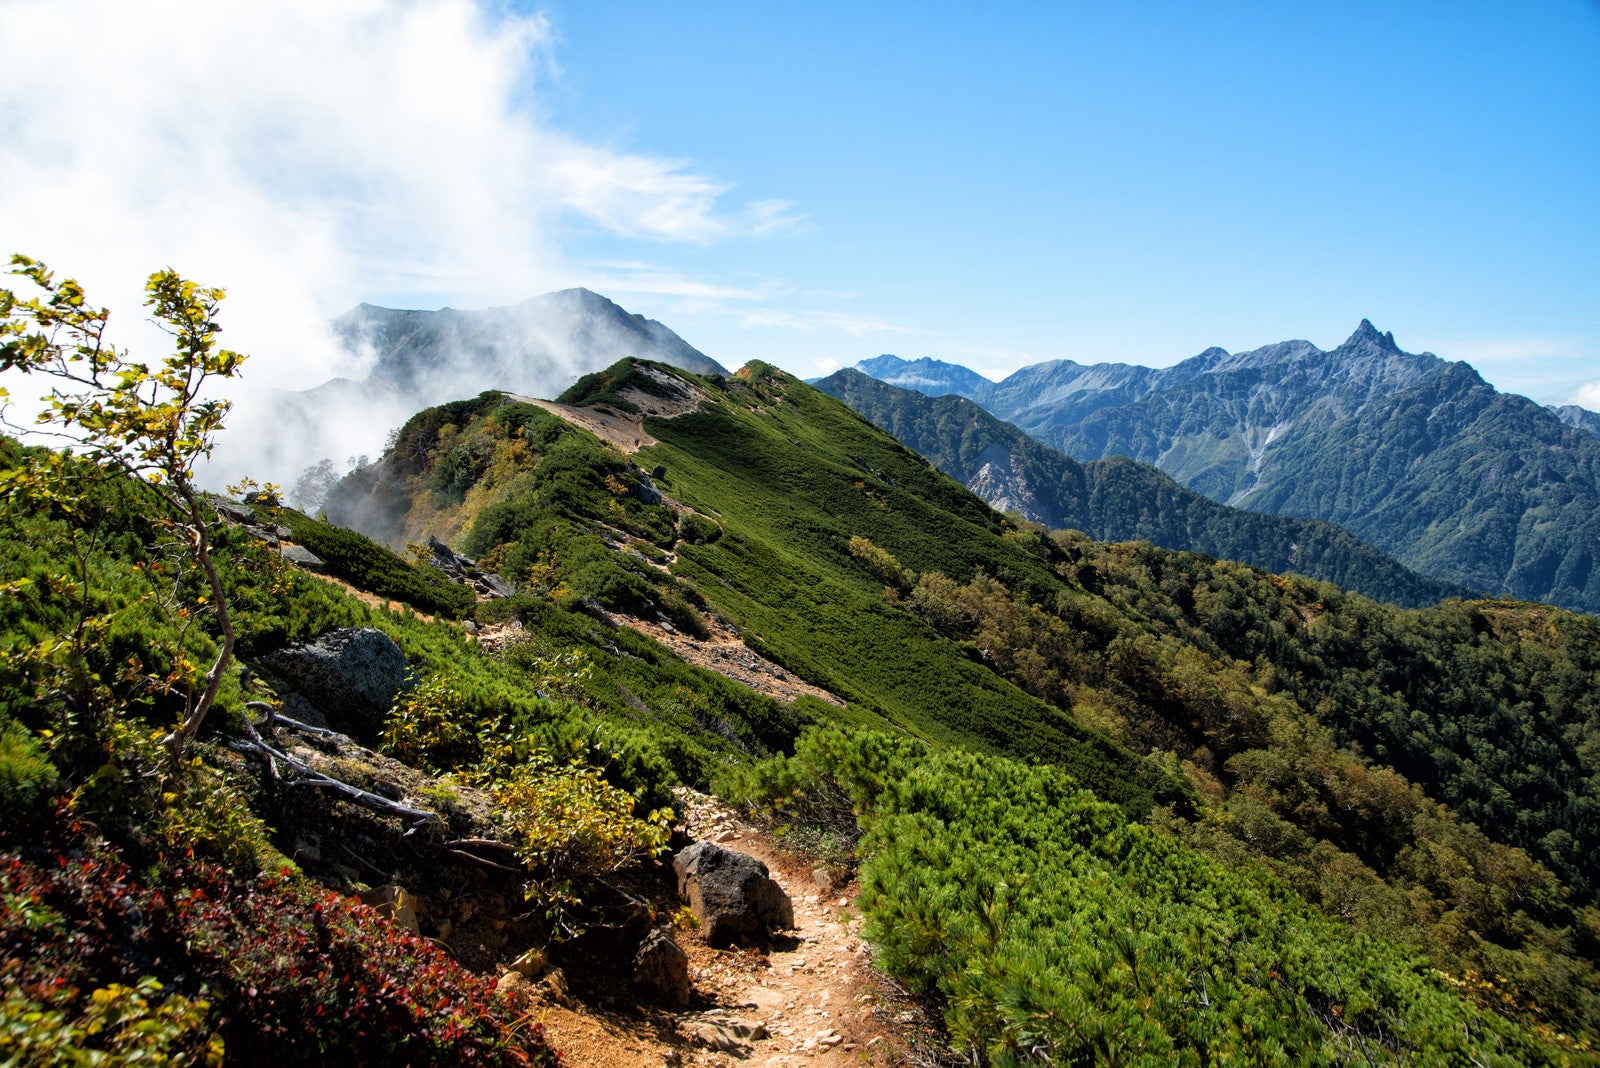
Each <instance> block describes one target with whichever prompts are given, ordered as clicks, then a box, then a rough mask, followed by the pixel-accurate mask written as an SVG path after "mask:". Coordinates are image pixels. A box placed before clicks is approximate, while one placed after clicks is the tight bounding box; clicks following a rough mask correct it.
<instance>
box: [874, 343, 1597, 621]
mask: <svg viewBox="0 0 1600 1068" xmlns="http://www.w3.org/2000/svg"><path fill="white" fill-rule="evenodd" d="M923 364H929V365H931V364H932V361H917V364H916V366H915V367H913V365H912V364H911V363H909V362H907V361H901V360H894V359H893V358H892V357H879V358H877V359H876V360H872V361H865V362H863V363H862V364H860V365H858V366H859V367H860V368H861V369H862V370H864V371H868V372H869V373H871V374H873V375H874V377H880V378H885V379H887V380H891V381H897V380H901V379H903V380H905V382H906V384H913V383H912V380H914V379H919V378H922V379H931V378H937V379H938V380H939V381H940V382H941V383H946V384H950V383H955V382H958V381H960V380H961V379H960V374H959V372H962V371H964V370H965V369H964V368H958V367H954V366H953V365H940V367H939V368H938V373H937V374H935V373H934V369H933V368H932V367H931V366H922V365H923ZM967 373H968V374H970V372H967ZM913 388H918V389H921V386H917V385H913ZM941 389H942V387H941ZM957 391H958V392H959V391H960V390H959V389H958V390H957ZM968 395H970V396H973V397H974V399H976V400H977V401H978V402H979V403H981V404H982V405H983V406H984V407H985V408H986V409H987V410H988V411H989V412H990V413H991V414H993V415H995V416H997V417H998V418H1000V419H1004V420H1006V421H1008V422H1010V423H1012V424H1014V425H1016V426H1018V427H1020V428H1021V429H1022V430H1023V431H1025V432H1026V433H1028V434H1029V435H1031V436H1032V437H1033V438H1035V439H1036V440H1038V441H1040V442H1042V443H1043V444H1045V445H1048V446H1050V447H1052V448H1055V449H1059V450H1060V451H1061V452H1063V453H1065V454H1067V455H1068V456H1070V457H1072V458H1073V459H1075V460H1077V461H1079V462H1088V461H1092V460H1099V459H1104V458H1107V457H1112V456H1125V457H1129V458H1131V459H1134V460H1140V461H1143V462H1145V463H1149V464H1153V465H1155V466H1156V467H1159V468H1160V469H1161V470H1162V471H1165V472H1166V473H1167V474H1169V475H1171V476H1172V477H1173V478H1175V479H1177V480H1178V481H1179V482H1181V483H1183V484H1184V485H1185V486H1187V487H1188V488H1189V489H1191V490H1194V491H1196V492H1198V493H1203V494H1204V495H1205V496H1207V497H1209V498H1211V499H1212V500H1214V501H1219V502H1222V503H1225V504H1231V505H1235V506H1238V507H1247V508H1251V509H1254V510H1257V511H1261V512H1269V513H1273V514H1276V515H1283V516H1294V517H1298V518H1305V519H1321V520H1326V521H1328V522H1331V523H1337V524H1339V525H1340V526H1342V527H1344V528H1345V529H1346V530H1349V531H1350V532H1351V533H1353V534H1355V535H1356V536H1357V537H1359V538H1361V539H1362V540H1364V541H1366V542H1367V543H1369V544H1371V545H1373V546H1376V547H1377V548H1379V549H1381V550H1382V551H1384V552H1386V553H1389V554H1390V555H1392V556H1393V557H1394V558H1395V559H1397V560H1399V561H1400V562H1401V563H1402V564H1404V565H1406V566H1407V567H1410V568H1414V569H1416V570H1417V571H1420V572H1422V573H1423V574H1426V575H1429V576H1432V577H1434V578H1438V579H1441V580H1444V581H1447V582H1453V583H1460V584H1462V585H1464V586H1467V587H1470V588H1472V589H1480V590H1486V591H1489V592H1492V593H1495V594H1497V595H1505V596H1512V597H1518V598H1523V599H1526V600H1532V601H1543V602H1546V603H1550V604H1557V605H1560V606H1562V607H1565V608H1571V609H1575V610H1578V611H1586V612H1597V611H1600V567H1597V566H1596V563H1597V561H1596V555H1597V553H1600V548H1597V546H1600V437H1597V434H1596V428H1597V427H1600V415H1596V414H1595V413H1593V412H1589V411H1587V410H1585V409H1583V408H1578V407H1575V406H1571V405H1568V406H1566V407H1564V408H1560V409H1554V408H1544V407H1541V406H1539V405H1537V404H1535V403H1534V402H1532V401H1530V400H1528V399H1526V398H1524V397H1520V396H1517V395H1516V394H1502V393H1499V392H1497V391H1496V390H1495V389H1494V387H1493V386H1491V385H1489V384H1488V383H1486V382H1484V380H1483V379H1482V378H1481V377H1479V376H1478V374H1477V372H1476V371H1474V370H1473V369H1472V368H1471V367H1470V366H1468V365H1467V364H1465V363H1451V362H1447V361H1445V360H1442V359H1440V358H1439V357H1437V356H1434V355H1433V354H1431V353H1421V354H1415V353H1408V352H1405V351H1403V350H1402V349H1401V348H1400V347H1399V346H1398V345H1397V344H1396V343H1395V340H1394V336H1393V335H1392V334H1389V333H1385V332H1380V331H1379V330H1378V329H1377V328H1376V327H1374V326H1373V325H1372V324H1371V323H1370V322H1367V321H1366V320H1362V323H1361V325H1360V327H1358V328H1357V329H1356V331H1355V333H1353V334H1352V335H1351V336H1350V338H1349V339H1348V340H1346V341H1345V342H1344V343H1343V344H1342V345H1340V346H1338V347H1337V348H1335V349H1333V350H1331V351H1326V352H1324V351H1323V350H1321V349H1319V348H1317V347H1316V346H1315V345H1312V344H1311V343H1310V342H1308V341H1284V342H1280V343H1278V344H1275V345H1268V346H1265V347H1263V348H1259V349H1255V350H1253V351H1250V352H1244V353H1238V354H1233V353H1229V352H1227V351H1225V350H1223V349H1220V348H1213V349H1207V350H1206V351H1205V352H1203V353H1201V354H1200V355H1198V356H1195V357H1193V358H1191V359H1188V360H1185V361H1183V362H1182V363H1179V364H1176V365H1174V366H1172V367H1166V368H1158V369H1152V368H1148V367H1136V366H1132V365H1128V364H1097V365H1093V366H1082V365H1079V364H1075V363H1072V362H1070V361H1066V360H1061V361H1056V362H1052V363H1041V364H1037V365H1035V366H1032V367H1025V368H1023V369H1022V370H1020V371H1017V372H1016V373H1015V374H1013V375H1011V376H1010V377H1008V378H1007V379H1005V380H1004V381H1003V382H1000V383H999V384H998V385H996V386H994V387H993V389H991V390H988V391H978V392H976V393H969V394H968Z"/></svg>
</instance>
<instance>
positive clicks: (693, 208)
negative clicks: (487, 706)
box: [0, 0, 804, 386]
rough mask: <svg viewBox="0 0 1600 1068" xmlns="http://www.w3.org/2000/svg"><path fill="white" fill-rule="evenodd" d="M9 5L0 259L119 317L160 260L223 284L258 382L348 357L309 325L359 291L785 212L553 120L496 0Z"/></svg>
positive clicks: (130, 318)
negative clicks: (30, 264) (575, 234)
mask: <svg viewBox="0 0 1600 1068" xmlns="http://www.w3.org/2000/svg"><path fill="white" fill-rule="evenodd" d="M4 18H5V33H4V35H3V40H0V64H3V65H4V67H5V70H6V76H5V78H4V79H3V80H0V204H3V205H4V211H5V217H6V224H5V234H4V240H5V241H6V242H7V247H6V248H4V249H0V252H6V253H8V252H10V251H12V250H15V251H24V252H27V253H29V254H31V255H35V256H38V257H41V258H44V259H45V260H47V261H48V262H49V263H51V265H52V266H54V267H56V268H57V269H58V270H61V271H63V272H65V273H69V274H73V275H76V276H78V277H80V278H81V279H82V280H83V281H84V282H85V283H86V284H87V285H89V286H90V294H91V296H93V297H95V298H97V299H99V300H101V301H103V302H107V303H110V304H111V305H112V307H113V309H114V310H119V311H120V310H121V309H123V308H127V309H132V310H130V311H129V312H128V313H126V314H122V315H119V321H118V327H119V329H122V330H126V329H127V328H128V327H129V325H130V324H133V325H137V324H136V319H137V314H136V310H137V309H138V307H139V301H138V286H139V284H140V281H141V280H142V279H143V278H144V276H145V275H146V274H148V273H149V272H150V271H152V270H154V269H156V268H158V267H162V266H167V265H170V266H173V267H176V268H177V269H178V270H180V271H182V272H183V273H184V274H185V275H187V276H190V277H193V278H195V279H197V280H200V281H203V282H206V283H208V284H220V285H225V286H227V287H229V289H230V294H231V296H230V300H229V303H228V305H227V307H226V308H225V310H224V319H223V322H224V325H225V326H226V327H227V329H228V334H227V338H226V340H227V342H228V343H229V344H230V345H232V346H234V347H237V348H241V349H244V350H246V351H251V352H253V353H255V354H256V356H257V359H256V361H255V362H254V363H252V364H251V365H250V366H249V368H248V371H249V375H250V378H251V380H253V381H255V382H259V383H265V384H269V385H291V386H303V385H306V384H308V383H309V382H316V381H321V380H322V379H324V378H326V377H329V376H330V375H331V374H333V373H337V372H344V371H348V370H349V369H348V368H346V367H343V366H342V365H341V364H340V359H341V358H340V356H339V354H338V352H337V351H336V350H335V349H334V348H333V346H332V345H331V344H330V343H329V342H328V341H327V338H326V335H325V330H324V323H325V321H326V319H327V318H328V317H329V316H330V315H332V314H336V313H337V312H339V311H342V310H343V309H344V308H345V307H348V306H349V305H351V304H353V303H355V302H356V301H358V300H362V299H374V300H389V301H405V302H409V303H411V304H412V306H436V305H437V304H440V303H460V304H469V305H475V306H476V305H483V304H488V303H500V302H509V301H513V300H518V299H522V298H524V297H527V296H529V295H530V294H533V293H537V292H540V291H542V290H545V289H551V288H556V287H557V286H560V285H564V284H571V282H572V281H574V279H575V277H576V276H575V272H573V270H572V269H571V266H570V265H569V264H568V263H567V262H566V261H565V259H564V257H563V254H562V248H561V241H562V233H563V230H564V229H565V228H566V227H568V226H571V225H572V224H574V223H579V224H581V225H584V226H592V227H599V228H602V229H603V230H605V231H609V232H613V233H615V234H618V235H623V236H626V237H630V238H637V239H641V240H647V241H657V242H675V243H690V244H703V243H706V242H710V241H714V240H720V239H726V238H729V237H735V236H741V235H742V236H756V235H762V234H769V233H773V232H776V231H780V230H783V229H786V228H794V227H798V226H802V225H803V224H804V222H803V218H802V217H801V216H800V215H799V213H798V212H796V211H795V210H794V208H793V206H792V205H789V204H787V203H785V202H782V201H773V200H762V201H757V202H754V203H750V204H747V205H744V206H740V205H737V204H735V205H731V206H730V205H729V204H728V203H727V201H728V199H729V187H728V185H727V184H726V183H724V182H722V181H719V180H717V179H714V178H712V177H708V176H707V175H705V174H702V173H699V172H698V171H697V170H696V169H695V168H694V167H693V166H692V165H691V164H689V163H686V162H684V161H682V160H670V159H661V158H657V157H654V156H649V155H641V154H630V153H628V152H624V151H618V150H614V149H611V148H607V147H602V146H598V145H594V144H586V143H584V142H582V141H581V140H579V139H577V138H575V137H573V136H571V135H569V134H567V133H564V132H562V131H560V130H558V129H556V128H555V127H554V126H553V125H552V124H551V123H550V122H549V121H548V119H547V117H545V116H544V115H543V114H542V112H541V110H540V104H541V100H542V96H541V93H542V91H543V89H544V88H545V87H547V86H548V84H549V82H550V79H551V78H553V77H555V76H556V69H555V66H554V63H553V60H552V58H551V50H552V43H553V35H552V30H551V28H550V26H549V24H548V23H547V22H546V21H545V20H544V19H543V18H542V17H540V16H537V15H517V14H510V13H507V11H506V8H505V7H504V6H503V5H501V4H498V3H493V2H491V0H481V2H480V0H343V2H341V3H338V4H324V3H317V2H313V0H275V2H272V3H260V2H258V0H253V2H244V0H216V2H213V3H209V4H204V5H194V4H190V3H183V2H179V0H145V2H142V3H138V4H130V3H126V2H124V0H75V2H73V3H61V2H59V0H8V2H7V3H6V4H5V8H4ZM723 296H727V294H723ZM122 336H124V337H126V334H123V335H122Z"/></svg>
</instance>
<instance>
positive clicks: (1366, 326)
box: [1339, 319, 1405, 356]
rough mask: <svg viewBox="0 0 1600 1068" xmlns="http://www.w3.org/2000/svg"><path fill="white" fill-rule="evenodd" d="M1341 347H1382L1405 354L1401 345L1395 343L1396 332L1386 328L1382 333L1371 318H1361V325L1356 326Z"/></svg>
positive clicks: (1382, 348)
mask: <svg viewBox="0 0 1600 1068" xmlns="http://www.w3.org/2000/svg"><path fill="white" fill-rule="evenodd" d="M1339 348H1341V349H1380V350H1382V351H1384V352H1388V353H1393V354H1394V355H1396V356H1400V355H1405V353H1402V352H1401V351H1400V346H1399V345H1396V344H1395V341H1394V332H1393V331H1391V330H1386V331H1383V332H1381V333H1380V332H1379V330H1378V328H1377V327H1375V326H1373V325H1372V320H1371V319H1363V320H1361V325H1360V326H1358V327H1356V332H1355V333H1353V334H1351V335H1350V337H1349V340H1347V341H1346V342H1345V343H1344V344H1343V345H1340V346H1339Z"/></svg>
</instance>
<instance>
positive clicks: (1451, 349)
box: [1406, 334, 1595, 408]
mask: <svg viewBox="0 0 1600 1068" xmlns="http://www.w3.org/2000/svg"><path fill="white" fill-rule="evenodd" d="M1417 344H1418V347H1420V348H1423V349H1426V350H1427V351H1429V352H1433V353H1436V354H1438V355H1439V356H1442V357H1444V358H1445V359H1447V360H1465V361H1466V362H1467V363H1469V364H1471V365H1472V366H1473V367H1474V368H1475V369H1476V370H1477V371H1478V373H1479V374H1481V375H1482V376H1483V377H1484V379H1485V380H1486V381H1488V382H1491V383H1494V384H1495V385H1496V386H1497V387H1498V388H1502V389H1504V388H1508V387H1507V386H1506V385H1505V384H1506V383H1508V382H1514V383H1516V385H1515V386H1514V387H1511V388H1512V389H1513V391H1514V392H1519V393H1522V394H1524V395H1526V396H1528V397H1531V398H1532V399H1534V400H1536V401H1539V402H1540V403H1543V404H1548V403H1573V404H1583V406H1584V407H1586V408H1588V407H1593V404H1585V403H1584V402H1583V401H1582V400H1576V399H1574V398H1575V397H1576V396H1578V395H1579V394H1581V393H1582V391H1583V390H1586V389H1588V388H1590V387H1588V386H1585V385H1583V382H1584V380H1585V379H1586V378H1587V377H1588V376H1589V375H1591V374H1593V373H1594V366H1595V349H1594V344H1595V340H1594V338H1593V337H1592V336H1591V337H1584V336H1581V335H1572V334H1528V335H1524V336H1500V337H1467V338H1423V339H1419V340H1418V343H1417ZM1406 347H1407V348H1411V347H1412V346H1410V345H1408V346H1406ZM1594 399H1595V398H1594V397H1593V396H1590V400H1591V401H1593V400H1594Z"/></svg>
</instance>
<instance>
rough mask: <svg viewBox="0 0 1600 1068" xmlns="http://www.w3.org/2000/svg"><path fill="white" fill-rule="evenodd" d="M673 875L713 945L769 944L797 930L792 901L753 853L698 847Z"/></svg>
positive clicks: (681, 857)
mask: <svg viewBox="0 0 1600 1068" xmlns="http://www.w3.org/2000/svg"><path fill="white" fill-rule="evenodd" d="M672 869H673V871H675V872H676V873H677V876H678V896H679V897H681V898H683V900H684V901H685V902H686V903H687V904H688V906H689V909H690V911H692V912H693V913H694V915H695V918H696V919H697V920H699V921H700V927H701V930H703V931H704V932H705V937H706V941H707V942H709V943H710V944H711V945H714V946H718V945H727V944H728V943H730V942H733V941H742V940H749V939H760V938H765V937H766V936H768V935H769V934H771V933H772V932H773V931H775V930H789V929H791V928H793V927H794V904H793V903H792V902H791V901H790V900H789V895H788V894H786V893H784V892H783V888H782V887H781V886H779V885H778V884H777V882H776V881H775V880H774V879H773V878H772V876H771V875H770V874H769V873H768V871H767V866H766V865H765V864H763V863H761V861H759V860H757V859H756V858H755V857H752V856H750V855H749V854H748V853H739V852H736V851H735V850H731V849H724V848H722V847H721V846H719V845H717V844H716V843H715V842H696V843H695V844H694V845H692V846H690V847H689V848H687V849H685V850H684V851H683V852H681V853H679V854H678V855H677V856H676V857H673V858H672Z"/></svg>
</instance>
